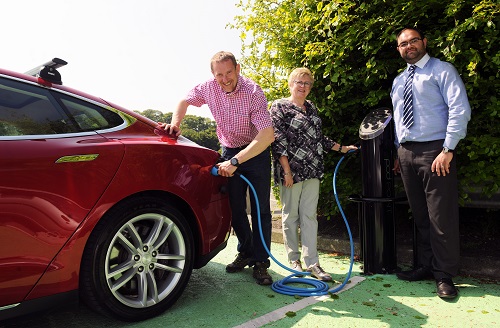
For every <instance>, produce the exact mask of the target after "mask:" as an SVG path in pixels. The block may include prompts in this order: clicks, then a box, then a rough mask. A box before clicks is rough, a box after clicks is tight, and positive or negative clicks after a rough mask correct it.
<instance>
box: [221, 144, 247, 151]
mask: <svg viewBox="0 0 500 328" xmlns="http://www.w3.org/2000/svg"><path fill="white" fill-rule="evenodd" d="M247 146H248V145H244V146H241V147H236V148H230V147H226V146H224V148H226V149H227V150H237V151H240V150H243V149H245V148H247Z"/></svg>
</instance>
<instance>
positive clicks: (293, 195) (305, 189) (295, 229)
mask: <svg viewBox="0 0 500 328" xmlns="http://www.w3.org/2000/svg"><path fill="white" fill-rule="evenodd" d="M318 199H319V179H308V180H306V181H302V182H299V183H294V184H293V186H292V187H291V188H287V187H285V186H283V185H280V200H281V204H282V210H281V216H282V220H281V222H282V227H283V243H284V245H285V250H286V252H287V254H288V260H289V261H290V262H294V261H297V260H300V255H301V253H300V251H299V227H300V242H301V244H302V256H303V257H304V263H305V265H306V268H309V267H311V266H313V265H314V264H318V265H319V259H318V250H317V239H318V219H317V208H318Z"/></svg>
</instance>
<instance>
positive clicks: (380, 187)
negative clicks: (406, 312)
mask: <svg viewBox="0 0 500 328" xmlns="http://www.w3.org/2000/svg"><path fill="white" fill-rule="evenodd" d="M359 137H360V139H361V149H360V151H361V174H362V193H363V194H362V196H361V197H357V196H356V197H354V196H351V197H350V200H351V201H355V202H358V220H359V223H360V228H359V232H360V245H361V249H360V256H361V258H362V260H363V272H364V274H377V273H384V274H385V273H393V272H395V271H396V270H397V253H396V231H395V218H394V216H395V210H394V202H395V201H396V198H395V189H394V172H393V168H394V157H395V147H394V123H393V120H392V112H391V110H390V109H389V108H378V109H375V110H373V111H372V112H370V113H369V114H368V115H367V116H366V117H365V118H364V120H363V122H362V123H361V126H360V128H359Z"/></svg>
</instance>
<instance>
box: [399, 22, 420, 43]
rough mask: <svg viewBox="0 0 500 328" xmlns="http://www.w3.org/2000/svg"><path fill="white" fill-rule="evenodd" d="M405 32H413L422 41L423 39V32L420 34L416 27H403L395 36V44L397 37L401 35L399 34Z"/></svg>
mask: <svg viewBox="0 0 500 328" xmlns="http://www.w3.org/2000/svg"><path fill="white" fill-rule="evenodd" d="M406 30H413V31H415V32H417V33H418V35H419V36H420V38H421V39H422V40H423V39H425V35H424V32H422V30H420V29H419V28H418V27H414V26H406V27H403V28H402V29H401V30H400V31H399V32H398V34H397V35H396V42H398V39H399V36H400V35H401V33H403V32H404V31H406Z"/></svg>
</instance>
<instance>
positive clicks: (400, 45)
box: [398, 38, 422, 48]
mask: <svg viewBox="0 0 500 328" xmlns="http://www.w3.org/2000/svg"><path fill="white" fill-rule="evenodd" d="M420 40H422V39H421V38H414V39H411V40H410V41H408V42H406V41H404V42H401V43H400V44H398V48H406V47H408V46H409V45H412V44H415V43H417V42H418V41H420Z"/></svg>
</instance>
